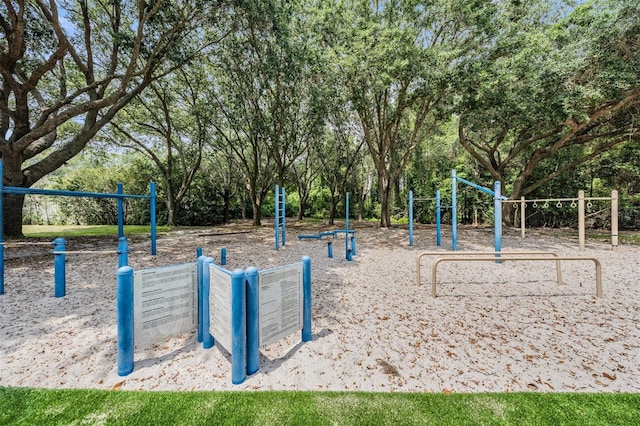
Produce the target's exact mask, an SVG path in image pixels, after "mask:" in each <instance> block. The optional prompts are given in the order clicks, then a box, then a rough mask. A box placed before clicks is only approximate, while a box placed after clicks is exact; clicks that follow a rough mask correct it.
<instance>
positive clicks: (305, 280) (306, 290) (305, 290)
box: [302, 256, 312, 342]
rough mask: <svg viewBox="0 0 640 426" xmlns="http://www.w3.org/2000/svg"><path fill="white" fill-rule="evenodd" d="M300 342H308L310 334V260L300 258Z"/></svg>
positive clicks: (310, 337)
mask: <svg viewBox="0 0 640 426" xmlns="http://www.w3.org/2000/svg"><path fill="white" fill-rule="evenodd" d="M302 294H303V296H302V341H303V342H310V341H311V339H312V333H311V258H310V257H309V256H304V257H303V258H302Z"/></svg>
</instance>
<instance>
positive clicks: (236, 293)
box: [231, 269, 247, 385]
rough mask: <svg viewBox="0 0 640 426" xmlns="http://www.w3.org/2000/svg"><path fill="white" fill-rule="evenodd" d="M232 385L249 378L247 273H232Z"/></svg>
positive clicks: (240, 270)
mask: <svg viewBox="0 0 640 426" xmlns="http://www.w3.org/2000/svg"><path fill="white" fill-rule="evenodd" d="M231 346H232V348H231V383H233V384H234V385H239V384H240V383H242V382H244V380H245V379H246V377H247V287H246V284H245V272H244V271H243V270H242V269H235V270H234V271H233V272H232V273H231Z"/></svg>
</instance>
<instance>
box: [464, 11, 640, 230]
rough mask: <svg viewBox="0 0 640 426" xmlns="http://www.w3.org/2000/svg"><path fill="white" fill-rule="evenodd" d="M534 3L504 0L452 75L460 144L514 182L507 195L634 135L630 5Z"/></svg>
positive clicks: (636, 27) (635, 24) (637, 50)
mask: <svg viewBox="0 0 640 426" xmlns="http://www.w3.org/2000/svg"><path fill="white" fill-rule="evenodd" d="M535 3H536V4H537V5H538V7H535V8H532V7H531V4H527V5H526V6H525V5H524V4H521V5H518V4H516V3H513V4H512V3H506V4H505V5H506V6H505V9H504V10H503V14H502V21H501V23H500V28H501V32H500V34H499V35H498V37H496V39H495V40H493V42H492V43H491V44H490V45H488V46H487V48H486V50H485V51H484V52H483V54H482V55H480V56H479V57H477V58H474V59H472V60H470V61H469V62H468V63H467V64H466V66H465V73H464V74H462V75H461V76H460V78H459V79H458V82H459V83H460V84H461V85H463V90H461V94H462V97H461V101H462V102H461V109H460V113H461V115H460V123H459V140H460V143H461V144H462V146H464V148H465V149H466V150H467V151H468V152H469V153H470V154H471V155H472V156H473V158H475V159H476V160H477V161H478V162H479V164H480V165H481V166H482V167H483V168H485V169H486V170H487V171H488V172H489V173H490V174H491V176H492V178H493V179H494V180H499V181H501V182H503V183H504V182H505V181H506V180H507V179H508V180H509V181H511V182H513V184H512V185H510V186H507V187H506V188H505V189H506V190H507V192H508V193H509V195H510V197H511V198H515V199H517V198H520V197H521V196H526V195H527V194H530V193H532V192H533V191H535V190H536V189H537V188H539V187H541V186H542V185H544V184H546V183H547V182H549V181H550V180H551V179H554V178H556V177H558V176H560V175H561V174H562V173H565V172H566V171H568V170H571V169H574V168H575V167H577V166H578V165H580V164H582V163H584V162H586V161H589V160H592V159H594V158H596V157H597V156H599V155H601V154H602V153H604V152H606V151H607V150H609V149H611V147H613V146H615V145H617V144H621V143H626V142H630V141H631V142H633V141H635V142H636V143H637V141H638V140H639V139H640V132H638V112H637V111H638V105H640V7H639V6H638V4H632V2H628V1H624V0H596V1H590V2H585V3H583V4H581V5H580V6H578V7H577V8H576V9H575V10H573V11H571V13H569V14H568V15H567V14H559V13H558V12H561V10H558V9H557V8H556V9H553V8H548V7H549V5H548V4H546V3H547V2H535ZM549 162H552V167H547V168H548V169H550V170H551V172H550V173H546V174H544V175H542V174H536V173H534V172H535V171H536V170H537V169H539V168H540V167H541V166H543V165H545V164H549ZM511 210H513V209H511ZM504 217H505V220H507V221H508V220H509V219H510V216H509V215H505V216H504Z"/></svg>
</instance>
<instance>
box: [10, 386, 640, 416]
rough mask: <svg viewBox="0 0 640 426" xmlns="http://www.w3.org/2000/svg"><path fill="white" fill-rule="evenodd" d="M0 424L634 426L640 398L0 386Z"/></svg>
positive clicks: (639, 412) (525, 394)
mask: <svg viewBox="0 0 640 426" xmlns="http://www.w3.org/2000/svg"><path fill="white" fill-rule="evenodd" d="M0 424H3V425H4V424H16V425H41V424H42V425H43V424H46V425H68V424H77V425H82V424H113V425H117V424H123V425H125V424H126V425H134V424H135V425H152V424H153V425H182V424H187V425H423V424H424V425H430V424H437V425H631V424H640V394H611V393H607V394H594V393H590V394H584V393H570V394H567V393H501V394H444V393H441V394H426V393H365V392H351V393H349V392H260V391H258V392H151V391H148V392H133V391H104V390H46V389H29V388H2V387H0Z"/></svg>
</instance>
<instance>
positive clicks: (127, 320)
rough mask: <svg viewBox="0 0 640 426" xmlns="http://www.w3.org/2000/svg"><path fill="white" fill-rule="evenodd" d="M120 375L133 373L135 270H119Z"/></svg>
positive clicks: (128, 268)
mask: <svg viewBox="0 0 640 426" xmlns="http://www.w3.org/2000/svg"><path fill="white" fill-rule="evenodd" d="M117 305H118V375H119V376H127V375H129V374H130V373H131V372H132V371H133V269H132V268H131V267H129V266H123V267H122V268H120V269H118V282H117Z"/></svg>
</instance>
